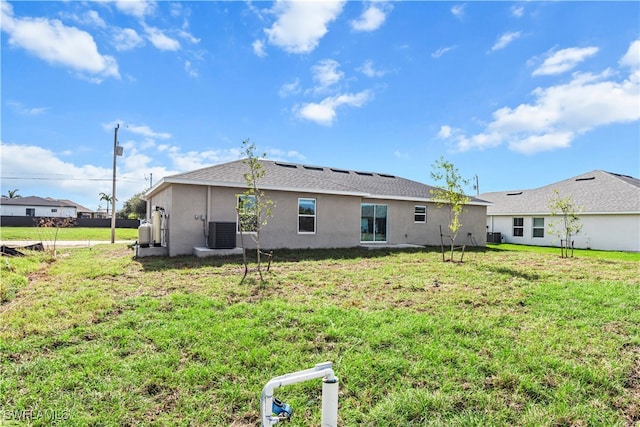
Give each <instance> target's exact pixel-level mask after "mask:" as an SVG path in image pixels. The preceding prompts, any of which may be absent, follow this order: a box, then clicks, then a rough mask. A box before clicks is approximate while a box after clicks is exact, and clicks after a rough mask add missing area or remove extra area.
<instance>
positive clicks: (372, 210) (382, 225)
mask: <svg viewBox="0 0 640 427" xmlns="http://www.w3.org/2000/svg"><path fill="white" fill-rule="evenodd" d="M360 241H362V242H386V241H387V205H374V204H369V203H363V204H362V205H361V214H360Z"/></svg>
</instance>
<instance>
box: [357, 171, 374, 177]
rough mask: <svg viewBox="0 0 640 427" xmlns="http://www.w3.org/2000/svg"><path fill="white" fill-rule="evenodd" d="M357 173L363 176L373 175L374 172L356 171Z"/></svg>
mask: <svg viewBox="0 0 640 427" xmlns="http://www.w3.org/2000/svg"><path fill="white" fill-rule="evenodd" d="M356 174H358V175H363V176H373V174H372V173H371V172H358V171H356Z"/></svg>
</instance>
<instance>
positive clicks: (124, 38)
mask: <svg viewBox="0 0 640 427" xmlns="http://www.w3.org/2000/svg"><path fill="white" fill-rule="evenodd" d="M112 31H113V32H112V34H113V36H112V40H111V43H112V44H113V45H114V47H115V48H116V50H118V51H126V50H132V49H135V48H137V47H141V46H143V45H144V39H143V38H142V37H140V35H138V33H137V32H136V30H134V29H132V28H114V29H113V30H112Z"/></svg>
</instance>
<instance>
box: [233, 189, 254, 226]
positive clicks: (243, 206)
mask: <svg viewBox="0 0 640 427" xmlns="http://www.w3.org/2000/svg"><path fill="white" fill-rule="evenodd" d="M237 206H238V231H240V230H241V229H242V231H243V232H245V233H255V232H256V231H258V213H257V212H256V196H248V195H246V194H240V195H238V205H237Z"/></svg>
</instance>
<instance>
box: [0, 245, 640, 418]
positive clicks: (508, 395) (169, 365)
mask: <svg viewBox="0 0 640 427" xmlns="http://www.w3.org/2000/svg"><path fill="white" fill-rule="evenodd" d="M498 246H500V247H499V248H489V249H487V250H477V251H470V252H469V253H467V254H465V262H464V263H463V264H455V263H443V262H442V261H441V255H440V253H439V252H438V251H436V250H432V249H423V250H402V251H400V250H380V251H366V250H355V249H353V250H314V251H276V252H275V254H274V261H273V263H272V265H271V272H270V273H268V274H267V275H266V276H265V277H266V279H267V282H266V283H265V284H262V285H261V284H260V283H259V282H257V281H256V280H255V279H254V277H255V276H254V275H253V274H252V276H251V277H250V278H249V280H245V282H244V283H242V284H241V283H240V279H241V277H242V271H243V268H242V263H241V258H227V259H211V258H205V259H198V258H195V257H176V258H141V259H133V256H132V255H133V253H132V251H131V250H130V249H127V248H126V246H125V245H99V246H95V247H93V248H80V249H63V250H61V251H59V253H58V257H57V259H55V260H54V259H52V258H50V257H49V256H47V255H46V254H42V253H39V254H33V255H32V256H30V257H29V258H28V259H18V258H10V259H6V258H5V259H3V260H2V261H3V262H2V264H0V266H1V268H2V270H1V272H2V276H1V279H2V282H1V283H2V284H3V286H4V284H5V283H6V282H7V280H8V278H10V277H13V278H15V277H23V278H25V277H26V278H25V279H24V280H23V282H22V283H19V284H16V285H13V288H12V289H13V290H12V291H11V292H12V294H11V295H10V296H8V297H6V298H5V299H4V302H3V303H2V305H0V372H1V375H0V417H2V416H4V418H5V419H4V421H9V422H11V420H10V419H9V418H11V417H13V418H16V417H17V416H19V415H20V414H23V413H24V412H22V411H28V410H32V411H34V412H33V413H38V412H36V411H40V412H39V413H40V414H41V417H40V418H37V417H34V416H31V418H30V422H32V424H33V425H50V420H48V419H46V417H47V416H48V417H51V416H53V415H57V416H58V417H59V418H62V419H59V420H58V421H59V422H58V425H74V426H76V425H77V426H85V425H198V426H199V425H211V426H228V425H234V426H255V425H259V396H260V391H261V390H262V387H263V386H264V384H265V383H266V382H267V381H268V380H269V379H270V378H272V377H274V376H277V375H282V374H285V373H288V372H293V371H297V370H300V369H306V368H310V367H313V366H314V365H315V364H316V363H319V362H323V361H333V362H334V370H335V372H336V375H337V376H338V378H339V380H340V402H339V404H340V411H339V417H340V425H344V426H360V425H367V426H405V425H408V426H412V425H413V426H424V425H434V426H451V425H453V426H468V425H477V426H485V425H496V426H498V425H524V426H540V425H544V426H587V425H589V426H591V425H593V426H600V425H601V426H616V425H618V426H625V425H635V424H636V423H637V422H638V421H640V361H639V359H640V358H639V355H640V275H639V274H638V272H639V265H640V264H639V263H638V258H634V259H631V260H630V259H627V258H626V256H625V255H624V254H616V253H605V252H597V253H596V255H592V256H591V255H590V256H576V257H575V258H573V259H561V258H559V256H558V253H557V252H554V251H552V250H550V251H549V252H544V251H538V250H536V251H530V252H524V251H522V250H512V249H510V248H507V247H505V246H502V245H498ZM520 249H522V248H520ZM5 260H7V262H6V263H5ZM15 281H16V280H14V282H15ZM320 393H321V383H320V381H319V380H317V381H312V382H307V383H302V384H298V385H293V386H288V387H284V388H281V389H278V390H276V396H278V397H280V398H281V399H282V400H284V401H285V402H287V403H290V404H291V405H292V407H293V410H294V417H293V419H292V421H291V423H290V424H289V425H291V426H309V425H319V424H320ZM0 420H2V418H0ZM0 424H2V422H0ZM20 425H22V424H20Z"/></svg>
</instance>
